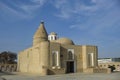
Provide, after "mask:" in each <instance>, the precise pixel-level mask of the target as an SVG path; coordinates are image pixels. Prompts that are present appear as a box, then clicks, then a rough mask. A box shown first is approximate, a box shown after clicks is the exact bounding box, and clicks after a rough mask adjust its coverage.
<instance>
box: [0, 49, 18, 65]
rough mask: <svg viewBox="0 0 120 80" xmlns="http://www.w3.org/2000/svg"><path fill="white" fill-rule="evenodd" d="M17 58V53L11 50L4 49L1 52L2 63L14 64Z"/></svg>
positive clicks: (0, 59)
mask: <svg viewBox="0 0 120 80" xmlns="http://www.w3.org/2000/svg"><path fill="white" fill-rule="evenodd" d="M16 60H17V54H16V53H13V52H10V51H4V52H1V53H0V63H1V64H14V63H16Z"/></svg>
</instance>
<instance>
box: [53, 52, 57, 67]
mask: <svg viewBox="0 0 120 80" xmlns="http://www.w3.org/2000/svg"><path fill="white" fill-rule="evenodd" d="M52 59H53V60H52V63H53V66H56V65H57V54H56V53H55V52H53V54H52Z"/></svg>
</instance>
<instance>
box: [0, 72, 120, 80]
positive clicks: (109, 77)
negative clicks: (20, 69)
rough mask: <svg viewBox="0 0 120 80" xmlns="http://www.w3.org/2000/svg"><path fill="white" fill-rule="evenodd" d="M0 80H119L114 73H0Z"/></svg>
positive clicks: (116, 73) (117, 75) (118, 75)
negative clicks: (42, 74) (43, 74)
mask: <svg viewBox="0 0 120 80" xmlns="http://www.w3.org/2000/svg"><path fill="white" fill-rule="evenodd" d="M2 78H4V79H2ZM0 80H120V72H114V73H111V74H105V73H95V74H85V73H74V74H61V75H48V76H40V75H38V74H27V73H0Z"/></svg>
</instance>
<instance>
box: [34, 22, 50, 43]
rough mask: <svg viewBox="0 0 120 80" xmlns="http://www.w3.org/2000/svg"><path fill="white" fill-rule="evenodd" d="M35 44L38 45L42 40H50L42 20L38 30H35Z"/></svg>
mask: <svg viewBox="0 0 120 80" xmlns="http://www.w3.org/2000/svg"><path fill="white" fill-rule="evenodd" d="M33 39H34V40H33V45H36V44H38V43H40V42H41V41H47V40H48V34H47V31H46V29H45V27H44V22H41V24H40V26H39V28H38V30H37V31H36V32H35V35H34V37H33Z"/></svg>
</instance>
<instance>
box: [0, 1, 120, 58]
mask: <svg viewBox="0 0 120 80" xmlns="http://www.w3.org/2000/svg"><path fill="white" fill-rule="evenodd" d="M41 21H44V22H45V27H46V29H47V32H48V33H50V32H53V31H54V32H56V33H57V34H58V36H59V37H68V38H70V39H72V40H73V41H74V42H75V43H76V44H79V45H86V44H87V45H97V46H98V48H99V57H120V0H0V52H2V51H5V50H8V51H13V52H19V51H21V50H24V49H26V48H28V47H30V46H32V38H33V35H34V33H35V31H36V30H37V28H38V26H39V24H40V22H41Z"/></svg>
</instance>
